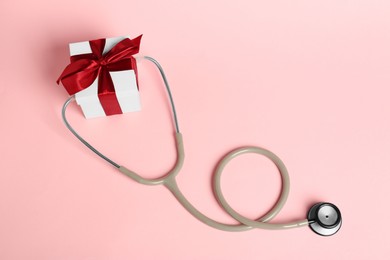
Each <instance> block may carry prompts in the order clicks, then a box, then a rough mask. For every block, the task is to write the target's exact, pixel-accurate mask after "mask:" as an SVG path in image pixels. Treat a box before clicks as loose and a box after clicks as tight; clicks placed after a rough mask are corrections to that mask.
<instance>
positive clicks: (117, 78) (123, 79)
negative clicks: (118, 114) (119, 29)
mask: <svg viewBox="0 0 390 260" xmlns="http://www.w3.org/2000/svg"><path fill="white" fill-rule="evenodd" d="M125 38H128V37H115V38H106V44H105V46H104V50H103V55H105V54H106V53H107V52H108V51H110V50H111V49H112V48H113V47H114V46H115V45H116V44H118V43H119V42H120V41H122V40H123V39H125ZM69 50H70V55H71V56H74V55H80V54H88V53H92V50H91V46H90V44H89V41H84V42H76V43H70V44H69ZM109 73H110V76H111V78H112V81H113V83H114V88H115V95H116V98H117V100H118V103H119V105H120V108H121V110H122V113H127V112H134V111H140V110H141V101H140V95H139V91H138V87H137V79H136V75H135V71H134V70H122V71H110V72H109ZM98 78H99V77H96V79H95V81H94V82H93V83H92V84H91V85H90V86H89V87H87V88H86V89H84V90H82V91H80V92H77V93H76V94H75V99H76V102H77V104H78V105H79V106H80V107H81V110H82V111H83V113H84V116H85V118H87V119H89V118H95V117H103V116H106V114H105V112H104V109H103V107H102V104H101V103H100V101H99V97H98Z"/></svg>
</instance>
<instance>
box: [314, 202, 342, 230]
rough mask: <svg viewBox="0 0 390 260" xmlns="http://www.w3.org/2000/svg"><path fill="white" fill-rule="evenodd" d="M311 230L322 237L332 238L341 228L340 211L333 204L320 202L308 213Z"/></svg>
mask: <svg viewBox="0 0 390 260" xmlns="http://www.w3.org/2000/svg"><path fill="white" fill-rule="evenodd" d="M307 219H308V221H309V226H310V228H311V230H313V231H314V232H315V233H317V234H318V235H321V236H331V235H334V234H336V233H337V231H339V229H340V227H341V223H342V218H341V213H340V210H339V209H338V208H337V207H336V206H335V205H334V204H332V203H328V202H320V203H317V204H315V205H314V206H312V207H311V208H310V210H309V213H307Z"/></svg>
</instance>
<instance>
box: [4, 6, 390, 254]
mask: <svg viewBox="0 0 390 260" xmlns="http://www.w3.org/2000/svg"><path fill="white" fill-rule="evenodd" d="M389 17H390V2H389V1H385V0H383V1H379V0H361V1H333V0H332V1H312V0H310V1H309V0H298V1H286V0H284V1H282V0H279V1H206V0H201V1H192V2H190V1H179V0H168V1H150V0H143V1H90V0H88V1H75V0H69V1H62V2H58V1H44V0H36V1H10V0H5V1H4V0H3V1H1V3H0V24H1V25H0V26H1V32H2V36H3V37H2V40H1V43H0V45H1V46H0V47H1V48H0V49H1V51H2V54H1V61H0V70H1V72H0V74H1V77H0V99H1V100H0V120H1V128H0V136H1V137H0V138H1V149H0V156H1V164H0V259H286V258H288V259H309V257H310V258H315V259H388V257H389V256H388V255H389V253H390V249H389V245H388V244H389V236H390V235H389V234H390V228H389V225H388V224H387V222H388V220H389V218H390V210H389V207H388V204H389V203H388V198H389V195H390V192H389V187H388V186H389V182H390V177H389V176H390V167H389V162H390V152H389V147H390V120H389V112H390V104H389V95H390V90H389V87H390V18H389ZM141 33H143V34H144V38H143V42H142V54H147V55H150V56H153V57H155V58H156V59H158V60H159V61H160V62H161V64H162V65H163V66H164V68H165V70H166V73H167V76H168V79H169V81H170V83H171V85H172V92H173V95H174V98H175V101H176V106H177V109H178V116H179V119H180V127H181V131H182V133H183V135H184V141H185V148H186V161H185V165H184V168H183V170H182V172H181V175H179V177H178V183H179V185H180V186H181V189H182V191H183V193H184V194H185V195H186V196H187V197H188V199H189V200H190V201H191V202H192V203H193V204H194V205H195V206H196V207H197V208H199V210H200V211H202V212H205V213H206V214H207V215H208V216H210V217H212V218H214V219H216V220H218V221H223V222H226V223H235V222H234V220H232V219H231V218H230V216H228V215H227V214H226V213H225V212H224V211H222V210H221V209H220V208H219V206H218V204H217V202H216V201H215V199H214V197H213V194H212V190H211V185H210V181H211V176H212V170H213V169H214V167H215V165H216V163H217V162H218V160H219V159H220V158H221V156H223V155H224V154H225V153H227V152H228V151H230V150H231V149H234V148H236V147H239V146H243V145H258V146H262V147H265V148H268V149H270V150H272V151H274V152H275V153H276V154H278V155H279V156H280V157H281V158H282V159H283V160H284V162H285V164H286V166H287V168H288V169H289V172H290V177H291V184H292V186H291V192H290V197H289V199H288V201H287V204H286V206H285V208H284V209H283V211H282V212H281V214H280V215H279V216H278V217H277V218H276V219H275V222H281V221H288V220H295V219H300V218H304V217H305V215H306V212H307V210H308V208H309V207H310V206H311V205H312V203H314V202H317V201H330V202H333V203H335V204H337V205H338V206H339V207H340V209H341V211H342V214H343V220H344V222H343V227H342V229H341V230H340V232H339V233H338V234H337V235H335V236H333V237H329V238H324V237H320V236H317V235H315V234H314V233H312V232H311V231H310V230H309V228H301V229H294V230H288V231H264V230H252V231H248V232H243V233H228V232H223V231H218V230H214V229H212V228H210V227H208V226H206V225H204V224H202V223H200V222H198V221H197V220H195V219H194V218H193V217H192V216H191V215H189V214H188V213H187V212H186V211H185V210H184V209H183V208H182V206H180V205H179V204H178V203H177V202H176V200H175V199H174V198H173V196H172V195H171V194H170V193H169V192H168V191H167V190H165V189H164V188H163V187H147V186H142V185H140V184H137V183H135V182H134V181H132V180H130V179H128V178H126V177H124V176H122V175H120V174H118V173H117V172H116V171H115V170H114V169H113V168H112V167H111V166H110V165H108V164H106V163H105V162H104V161H102V160H99V159H98V158H97V157H96V156H95V155H94V154H92V153H91V152H90V151H89V150H87V149H86V148H85V147H84V146H82V144H80V143H79V142H78V141H77V140H76V139H75V138H74V137H73V136H72V135H71V134H70V133H69V132H68V130H67V129H66V128H65V127H64V125H63V124H62V121H61V117H60V109H61V106H62V104H63V102H64V101H65V99H66V97H67V94H66V92H65V90H64V89H62V88H61V87H58V86H57V85H56V84H55V80H56V79H57V77H58V75H59V74H60V73H61V71H62V69H63V68H64V66H65V65H66V64H67V62H68V49H67V44H68V42H76V41H81V40H89V39H95V38H99V37H112V36H119V35H130V36H133V37H134V36H137V35H138V34H141ZM139 66H140V81H141V86H140V89H141V99H142V105H143V111H142V112H140V113H133V114H127V115H122V116H115V117H111V118H103V119H95V120H89V121H87V120H85V119H84V118H83V116H82V114H81V111H80V109H79V108H78V107H77V106H76V105H72V106H71V107H70V109H69V117H70V118H71V121H72V123H73V124H74V125H75V127H76V128H77V129H79V131H80V132H81V133H82V134H85V135H86V136H87V138H88V140H90V141H91V142H92V143H94V144H96V146H97V147H99V148H102V149H103V150H104V151H105V152H106V153H107V155H109V156H110V157H112V158H114V159H115V160H116V161H118V162H119V163H120V164H124V165H126V166H127V167H129V168H131V169H133V170H136V171H139V172H140V173H142V174H143V175H144V176H148V177H156V176H159V175H160V174H161V173H162V172H164V171H166V170H168V169H169V168H170V167H171V166H172V165H173V163H174V161H175V153H174V143H173V135H172V133H173V127H172V124H171V119H170V114H169V110H168V109H169V106H168V103H167V100H166V99H165V97H166V96H165V92H164V90H163V88H162V86H161V80H160V78H159V76H158V74H157V72H156V70H155V69H154V68H153V66H152V65H150V64H149V63H147V62H146V61H144V62H142V63H140V65H139ZM279 184H280V179H279V177H278V175H277V172H276V170H275V168H274V167H273V166H272V164H271V163H270V162H269V161H267V160H265V159H264V160H263V159H259V157H258V156H249V155H248V156H243V157H242V158H239V159H237V160H236V161H233V162H232V164H231V165H229V166H228V167H227V170H226V172H225V173H224V175H223V189H224V191H225V194H226V197H227V199H228V201H229V202H231V204H232V205H233V206H234V207H235V208H236V209H237V210H238V211H239V212H241V213H242V214H245V215H246V216H250V217H253V218H255V217H258V216H259V215H261V214H262V213H264V212H265V211H266V210H267V209H268V208H269V207H270V206H271V205H272V203H273V202H274V201H275V200H276V198H277V195H278V192H279V189H280V188H279Z"/></svg>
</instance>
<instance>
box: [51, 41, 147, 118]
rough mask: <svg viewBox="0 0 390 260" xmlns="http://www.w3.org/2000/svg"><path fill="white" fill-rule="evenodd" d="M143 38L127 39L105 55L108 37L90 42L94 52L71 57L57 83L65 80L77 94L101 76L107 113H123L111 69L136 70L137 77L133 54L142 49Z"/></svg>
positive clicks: (100, 94)
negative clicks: (140, 47)
mask: <svg viewBox="0 0 390 260" xmlns="http://www.w3.org/2000/svg"><path fill="white" fill-rule="evenodd" d="M141 37H142V35H140V36H138V37H137V38H135V39H133V40H130V39H129V38H126V39H124V40H122V41H120V42H119V43H118V44H116V45H115V46H114V47H113V48H112V49H111V50H110V51H109V52H107V53H106V54H105V55H103V50H104V46H105V44H106V40H105V39H99V40H93V41H89V45H90V46H91V50H92V53H87V54H80V55H74V56H71V57H70V64H69V65H68V66H67V67H66V68H65V69H64V71H63V72H62V74H61V76H60V77H59V78H58V80H57V84H59V83H60V81H61V82H62V85H63V86H64V87H65V89H66V91H68V93H69V95H73V94H75V93H77V92H79V91H81V90H83V89H86V88H88V87H89V86H90V85H91V84H92V83H93V82H94V81H95V79H96V77H99V79H98V97H99V100H100V103H101V104H102V107H103V110H104V112H105V113H106V115H114V114H121V113H122V110H121V108H120V105H119V102H118V99H117V98H116V95H115V88H114V83H113V82H112V79H111V76H110V73H109V72H110V71H121V70H134V72H135V75H136V76H137V64H136V61H135V58H134V57H133V55H134V54H137V53H138V52H139V46H140V43H141ZM137 81H138V80H137ZM137 85H138V84H137Z"/></svg>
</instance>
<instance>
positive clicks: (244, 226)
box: [62, 56, 342, 236]
mask: <svg viewBox="0 0 390 260" xmlns="http://www.w3.org/2000/svg"><path fill="white" fill-rule="evenodd" d="M142 58H144V59H147V60H149V61H151V62H153V63H154V64H155V65H156V66H157V68H158V70H159V71H160V74H161V76H162V79H163V81H164V84H165V88H166V90H167V93H168V97H169V102H170V104H171V109H172V115H173V121H174V124H175V125H174V127H175V139H176V151H177V159H176V163H175V166H174V167H173V169H172V170H170V171H169V172H168V173H166V174H165V175H164V176H163V177H160V178H155V179H146V178H143V177H141V176H140V175H139V174H137V173H135V172H133V171H131V170H129V169H127V168H126V167H124V166H122V165H119V164H118V163H116V162H114V161H113V160H111V159H109V158H108V157H107V156H105V155H104V154H102V153H101V152H99V151H98V150H97V149H96V148H94V147H93V146H92V145H91V144H89V143H88V142H87V141H86V140H85V139H84V138H82V137H81V136H80V135H79V134H78V133H77V132H76V131H75V130H74V129H73V127H72V126H71V125H70V124H69V122H68V120H67V118H66V108H67V107H68V105H69V104H70V102H72V101H74V96H71V97H69V98H68V99H67V100H66V102H65V103H64V105H63V107H62V118H63V121H64V123H65V125H66V127H67V128H68V129H69V130H70V131H71V132H72V133H73V134H74V135H75V136H76V137H77V138H78V139H79V140H80V141H81V142H82V143H83V144H84V145H85V146H87V147H88V148H89V149H91V150H92V151H93V152H94V153H95V154H97V155H98V156H100V157H101V158H102V159H104V160H106V161H107V162H109V163H110V164H111V165H113V166H114V167H115V168H117V169H118V170H119V171H120V172H121V173H123V174H124V175H126V176H128V177H130V178H131V179H133V180H135V181H136V182H138V183H141V184H144V185H163V186H165V187H166V188H167V189H168V190H170V191H171V193H172V194H173V195H174V196H175V197H176V199H177V200H178V201H179V202H180V203H181V204H182V205H183V207H184V208H185V209H187V211H188V212H190V213H191V214H192V215H193V216H194V217H195V218H197V219H198V220H200V221H201V222H203V223H205V224H206V225H209V226H210V227H213V228H216V229H220V230H224V231H245V230H250V229H253V228H260V229H272V230H276V229H290V228H297V227H303V226H309V227H310V228H311V229H312V230H313V231H314V232H315V233H317V234H319V235H322V236H330V235H333V234H335V233H336V232H337V231H338V230H339V229H340V227H341V223H342V219H341V213H340V210H339V209H338V208H337V207H336V206H335V205H334V204H332V203H327V202H321V203H317V204H315V205H313V206H312V207H311V208H310V210H309V212H308V214H307V218H306V219H304V220H299V221H294V222H289V223H269V221H270V220H272V219H273V218H274V217H275V216H276V215H277V214H278V213H279V212H280V210H281V209H282V208H283V206H284V204H285V203H286V200H287V197H288V193H289V190H290V180H289V176H288V172H287V169H286V167H285V166H284V164H283V162H282V160H281V159H280V158H279V157H278V156H276V155H275V154H274V153H272V152H271V151H269V150H266V149H264V148H260V147H255V146H247V147H242V148H238V149H236V150H233V151H231V152H230V153H228V154H227V155H226V156H225V157H223V158H222V160H221V161H220V162H219V164H218V165H217V168H216V170H215V173H214V176H213V190H214V194H215V196H216V199H217V200H218V202H219V204H220V205H221V207H222V208H223V209H225V211H226V212H227V213H229V214H230V215H231V216H232V217H233V218H234V219H236V220H237V221H239V222H240V223H241V224H232V225H231V224H224V223H220V222H218V221H215V220H213V219H211V218H209V217H207V216H206V215H204V214H203V213H201V212H200V211H199V210H197V209H196V208H195V207H194V206H193V205H192V204H191V203H190V202H189V201H188V200H187V199H186V197H184V195H183V193H182V192H181V191H180V189H179V187H178V185H177V182H176V178H175V177H176V176H177V175H178V173H179V171H180V170H181V168H182V166H183V161H184V147H183V136H182V134H181V133H180V131H179V123H178V119H177V114H176V109H175V105H174V102H173V98H172V93H171V90H170V88H169V84H168V81H167V78H166V76H165V73H164V71H163V69H162V67H161V65H160V64H159V63H158V62H157V61H156V60H155V59H153V58H151V57H148V56H145V57H142ZM247 153H255V154H260V155H263V156H265V157H267V158H268V159H270V160H271V161H272V162H273V163H274V164H275V165H276V167H277V168H278V170H279V173H280V175H281V178H282V190H281V193H280V196H279V199H278V200H277V202H276V203H275V205H274V206H273V207H272V209H271V210H270V211H268V212H267V213H266V214H265V215H263V216H262V217H261V218H259V219H257V220H252V219H249V218H247V217H245V216H243V215H241V214H240V213H238V212H237V211H235V210H234V209H233V208H232V207H231V206H230V205H229V203H228V202H227V201H226V199H225V197H224V196H223V193H222V189H221V174H222V171H223V170H224V168H225V166H226V165H227V164H228V163H229V162H230V161H231V160H232V159H234V158H236V157H238V156H240V155H243V154H247Z"/></svg>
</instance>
